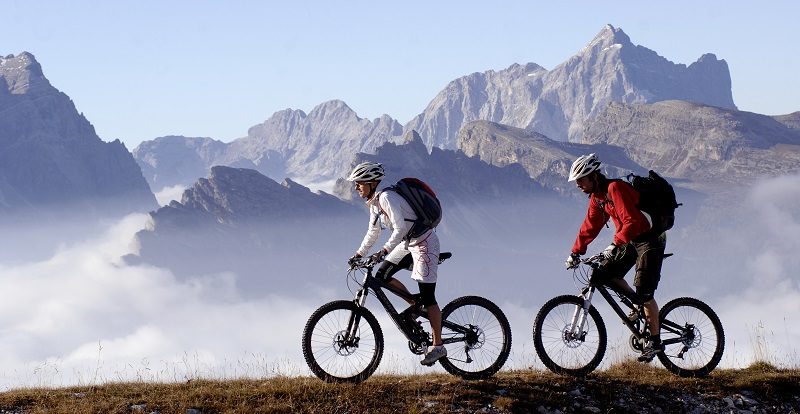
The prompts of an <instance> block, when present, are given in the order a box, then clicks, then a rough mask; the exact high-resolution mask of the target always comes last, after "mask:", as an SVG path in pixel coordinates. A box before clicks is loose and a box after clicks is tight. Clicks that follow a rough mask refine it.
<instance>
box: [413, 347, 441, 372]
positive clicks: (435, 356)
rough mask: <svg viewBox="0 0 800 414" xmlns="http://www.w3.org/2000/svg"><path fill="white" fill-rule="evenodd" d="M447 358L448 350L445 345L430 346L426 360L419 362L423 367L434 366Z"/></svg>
mask: <svg viewBox="0 0 800 414" xmlns="http://www.w3.org/2000/svg"><path fill="white" fill-rule="evenodd" d="M446 356H447V348H445V347H444V345H439V346H429V347H428V351H427V352H425V358H424V359H423V360H422V361H419V363H420V364H422V365H427V366H429V367H430V366H432V365H433V364H434V363H436V361H438V360H439V358H442V357H446Z"/></svg>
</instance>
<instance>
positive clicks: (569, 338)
mask: <svg viewBox="0 0 800 414" xmlns="http://www.w3.org/2000/svg"><path fill="white" fill-rule="evenodd" d="M576 309H580V307H579V306H578V305H575V304H572V303H562V304H559V305H558V306H556V307H554V308H553V309H552V310H551V311H550V312H548V313H547V315H546V316H545V318H544V320H543V321H542V325H541V339H542V346H543V348H544V351H545V353H546V354H547V356H548V357H549V358H550V359H551V360H552V361H553V362H554V363H555V364H556V365H558V366H559V367H562V368H565V369H583V368H584V367H586V366H587V365H588V364H589V363H590V362H591V361H592V360H593V359H594V358H595V356H596V355H597V353H598V351H599V349H600V336H599V334H598V330H597V327H596V326H595V324H594V319H592V318H591V316H590V315H589V314H588V313H587V315H586V325H585V326H584V329H583V332H585V336H584V337H583V340H580V339H577V338H574V337H573V335H572V334H570V325H571V322H572V317H573V315H574V314H575V310H576ZM581 311H582V310H581Z"/></svg>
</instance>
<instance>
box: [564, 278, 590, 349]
mask: <svg viewBox="0 0 800 414" xmlns="http://www.w3.org/2000/svg"><path fill="white" fill-rule="evenodd" d="M592 296H594V287H589V288H586V289H584V290H583V292H581V295H580V297H581V298H582V299H583V305H582V306H579V307H576V308H575V312H574V313H573V314H572V320H571V321H570V324H569V325H568V326H567V329H566V330H565V331H564V335H565V338H564V339H566V340H568V341H572V340H579V341H581V342H583V341H585V340H586V325H587V324H588V323H589V308H590V307H591V306H592Z"/></svg>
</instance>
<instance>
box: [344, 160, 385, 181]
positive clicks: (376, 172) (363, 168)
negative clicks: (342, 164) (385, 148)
mask: <svg viewBox="0 0 800 414" xmlns="http://www.w3.org/2000/svg"><path fill="white" fill-rule="evenodd" d="M383 176H384V173H383V165H381V164H380V163H377V162H369V161H367V162H362V163H361V164H358V165H356V167H355V168H353V172H351V173H350V176H349V177H347V181H378V180H380V179H381V178H383Z"/></svg>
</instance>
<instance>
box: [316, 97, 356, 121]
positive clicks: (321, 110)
mask: <svg viewBox="0 0 800 414" xmlns="http://www.w3.org/2000/svg"><path fill="white" fill-rule="evenodd" d="M308 116H309V117H310V118H317V119H325V118H331V117H335V118H339V117H353V118H356V119H357V120H360V119H361V118H359V117H358V115H356V112H355V111H353V110H352V109H351V108H350V107H349V106H347V104H346V103H344V101H341V100H338V99H334V100H330V101H327V102H323V103H321V104H319V105H317V106H315V107H314V109H312V110H311V112H309V113H308Z"/></svg>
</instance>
